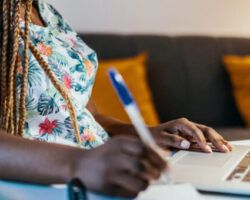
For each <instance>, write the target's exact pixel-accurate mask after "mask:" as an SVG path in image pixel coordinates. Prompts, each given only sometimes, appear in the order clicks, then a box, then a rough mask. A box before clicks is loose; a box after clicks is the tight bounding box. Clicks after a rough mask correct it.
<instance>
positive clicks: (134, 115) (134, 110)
mask: <svg viewBox="0 0 250 200" xmlns="http://www.w3.org/2000/svg"><path fill="white" fill-rule="evenodd" d="M108 74H109V78H110V80H111V83H112V86H113V87H114V89H115V91H116V93H117V95H118V97H119V99H120V101H121V102H122V105H123V107H124V109H125V111H126V113H127V114H128V116H129V118H130V120H131V122H132V124H133V126H134V127H135V129H136V132H137V133H138V135H139V137H140V139H141V140H142V142H143V143H144V144H146V145H147V146H149V147H150V148H151V149H153V150H154V151H155V152H156V153H157V154H158V155H159V156H160V157H161V158H162V159H163V160H165V161H166V162H167V160H166V157H165V156H164V155H163V154H162V150H161V148H160V147H159V146H158V145H157V144H156V142H155V140H154V138H153V136H152V134H151V132H150V131H149V129H148V127H147V126H146V125H145V123H144V119H143V117H142V116H141V114H140V111H139V108H138V106H137V105H136V102H135V100H134V98H133V96H132V94H131V92H130V91H129V89H128V87H127V86H126V83H125V81H124V80H123V78H122V76H121V74H119V72H118V71H117V70H116V69H114V68H111V69H109V71H108ZM160 181H163V182H164V183H167V184H168V183H170V181H171V179H170V176H169V174H167V173H164V174H162V176H161V178H160Z"/></svg>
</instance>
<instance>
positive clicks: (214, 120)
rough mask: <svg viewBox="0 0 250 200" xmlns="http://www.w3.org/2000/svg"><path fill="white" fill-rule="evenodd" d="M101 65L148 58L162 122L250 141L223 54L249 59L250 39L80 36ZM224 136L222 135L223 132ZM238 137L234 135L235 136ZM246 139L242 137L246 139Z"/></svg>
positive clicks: (151, 83) (155, 98)
mask: <svg viewBox="0 0 250 200" xmlns="http://www.w3.org/2000/svg"><path fill="white" fill-rule="evenodd" d="M80 36H81V37H82V38H83V40H84V41H85V42H86V43H87V44H88V45H89V46H90V47H92V48H93V49H94V50H96V52H97V54H98V57H99V59H100V60H102V59H112V58H125V57H129V56H135V55H137V54H139V53H141V52H145V51H146V52H147V53H148V54H149V62H148V80H149V85H150V87H151V89H152V93H153V98H154V99H153V100H154V103H155V105H156V109H157V111H158V114H159V116H160V119H161V121H162V122H163V121H168V120H171V119H175V118H179V117H184V116H185V117H187V118H189V119H190V120H193V121H196V122H199V123H204V124H207V125H209V126H213V127H216V128H224V127H226V128H227V129H222V130H223V131H224V132H228V130H229V132H231V133H230V134H231V135H235V134H237V135H239V134H240V132H242V133H243V132H244V134H243V135H244V137H246V138H250V132H249V131H247V130H246V129H244V122H243V120H242V119H241V117H240V114H239V112H238V111H237V108H236V105H235V101H234V98H233V96H232V88H231V85H230V80H229V77H228V74H227V73H226V71H225V69H224V67H223V65H222V56H223V55H225V54H238V55H246V54H250V39H245V38H216V37H200V36H183V37H168V36H155V35H114V34H80ZM223 131H222V132H223ZM233 132H234V133H233ZM242 137H243V136H242Z"/></svg>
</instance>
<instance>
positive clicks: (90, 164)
mask: <svg viewBox="0 0 250 200" xmlns="http://www.w3.org/2000/svg"><path fill="white" fill-rule="evenodd" d="M83 155H84V156H82V159H80V160H79V162H78V165H77V169H76V171H77V174H76V176H77V177H78V178H80V179H81V180H82V181H83V183H84V184H85V186H86V187H87V189H89V190H91V191H94V192H98V193H102V194H107V195H112V196H119V197H129V198H131V197H135V196H137V195H138V193H139V192H140V191H142V190H145V189H146V188H147V186H148V185H149V182H150V180H153V179H158V178H159V177H160V175H161V172H162V171H163V170H166V167H167V166H166V162H165V161H163V160H162V158H160V157H159V156H158V155H157V154H156V153H155V152H154V151H153V150H151V149H149V148H148V147H146V146H145V145H144V144H142V142H140V141H139V140H137V139H133V138H128V137H117V138H113V139H111V140H109V141H108V142H107V143H106V144H104V145H102V146H100V147H98V148H95V149H92V150H88V151H85V153H84V154H83Z"/></svg>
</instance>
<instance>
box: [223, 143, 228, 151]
mask: <svg viewBox="0 0 250 200" xmlns="http://www.w3.org/2000/svg"><path fill="white" fill-rule="evenodd" d="M222 149H223V151H224V152H226V153H228V152H229V149H228V148H227V146H226V145H225V144H223V145H222Z"/></svg>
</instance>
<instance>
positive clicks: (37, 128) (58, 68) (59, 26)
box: [17, 0, 108, 149]
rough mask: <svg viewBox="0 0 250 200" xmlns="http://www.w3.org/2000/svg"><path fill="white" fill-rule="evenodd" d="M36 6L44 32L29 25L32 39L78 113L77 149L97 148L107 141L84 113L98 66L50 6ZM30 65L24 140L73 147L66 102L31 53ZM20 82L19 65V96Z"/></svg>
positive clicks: (95, 59) (91, 55) (22, 25)
mask: <svg viewBox="0 0 250 200" xmlns="http://www.w3.org/2000/svg"><path fill="white" fill-rule="evenodd" d="M37 3H38V10H39V12H40V15H41V17H42V19H43V21H44V23H45V24H46V27H42V26H38V25H35V24H31V25H30V37H31V40H32V42H33V44H34V45H35V46H36V47H37V49H38V50H39V51H40V53H41V54H42V56H43V58H44V59H45V61H46V62H47V63H48V64H49V66H50V67H51V69H52V71H53V72H54V74H55V75H56V77H57V78H58V80H59V81H60V82H61V83H62V84H63V85H64V86H65V87H66V88H67V89H68V92H69V94H70V97H71V100H72V102H73V104H74V107H75V110H76V113H77V120H78V125H79V129H80V133H81V139H82V143H81V146H82V148H86V149H90V148H94V147H96V146H99V145H101V144H103V143H104V142H105V141H106V140H107V139H108V134H107V132H106V131H105V130H104V129H103V128H102V127H101V126H100V125H99V124H98V123H97V122H96V121H95V119H94V118H93V116H92V115H91V113H90V112H89V111H88V110H87V108H86V105H87V103H88V101H89V99H90V95H91V91H92V87H93V84H94V79H95V74H96V71H97V66H98V63H97V57H96V53H95V52H94V51H93V50H92V49H90V48H89V47H88V46H87V45H86V44H85V43H84V42H83V41H82V40H81V39H80V38H79V37H78V36H77V34H76V32H74V31H73V30H72V29H71V28H70V27H69V26H68V24H67V23H66V22H65V21H64V20H63V18H62V17H61V15H60V14H59V13H58V12H57V11H56V10H55V9H54V8H53V7H52V6H51V5H49V4H47V3H45V2H43V1H41V0H39V1H37ZM20 26H21V28H22V29H23V28H24V23H23V22H21V25H20ZM23 46H24V45H23V41H22V40H20V55H21V58H22V57H23V56H22V55H23ZM29 61H30V64H29V70H28V90H27V91H28V92H27V99H26V108H27V120H26V125H25V133H24V137H26V138H29V139H36V140H40V141H47V142H54V143H61V144H69V145H75V144H77V141H76V137H75V134H74V130H73V128H72V123H71V120H70V116H69V111H68V108H67V105H66V103H65V101H64V100H63V98H62V96H61V95H60V93H59V92H58V91H57V90H56V89H55V87H54V86H53V84H52V83H51V81H50V80H49V79H48V77H47V76H46V74H45V73H44V71H43V70H42V68H41V66H40V65H39V64H38V62H37V61H36V59H35V58H34V57H33V55H32V54H31V53H30V52H29ZM21 80H22V66H19V68H18V78H17V87H18V90H19V91H20V85H21Z"/></svg>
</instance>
